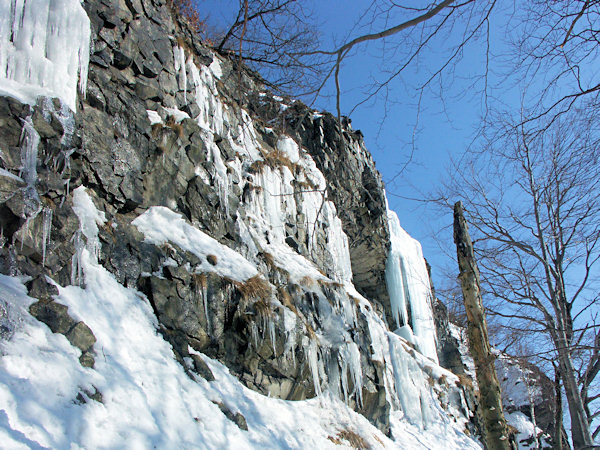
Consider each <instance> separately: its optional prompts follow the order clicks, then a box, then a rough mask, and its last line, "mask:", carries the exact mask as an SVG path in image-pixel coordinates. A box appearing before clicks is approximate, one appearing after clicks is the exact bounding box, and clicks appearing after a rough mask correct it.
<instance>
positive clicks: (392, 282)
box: [385, 210, 438, 362]
mask: <svg viewBox="0 0 600 450" xmlns="http://www.w3.org/2000/svg"><path fill="white" fill-rule="evenodd" d="M388 224H389V227H390V240H391V246H390V251H389V254H388V259H387V263H386V276H385V278H386V284H387V287H388V293H389V295H390V302H391V305H392V316H393V317H394V320H395V321H396V325H397V326H398V327H399V329H400V334H401V335H402V337H405V338H407V339H408V340H411V341H413V342H414V343H415V344H416V345H417V346H418V348H419V350H420V351H421V353H423V354H424V355H425V356H427V357H429V358H431V359H432V360H434V361H435V362H437V361H438V358H437V351H436V345H435V341H436V334H435V322H434V320H433V311H432V309H431V300H432V299H431V286H430V284H429V273H428V272H427V267H426V265H425V259H424V258H423V251H422V250H421V244H419V242H418V241H416V240H414V239H413V238H412V237H410V236H409V234H408V233H407V232H406V231H404V229H402V227H401V226H400V221H399V220H398V216H397V215H396V213H395V212H393V211H390V210H388ZM408 308H410V323H407V320H408V314H407V310H408ZM408 326H410V328H408ZM413 335H414V336H413Z"/></svg>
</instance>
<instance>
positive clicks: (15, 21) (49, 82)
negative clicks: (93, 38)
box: [0, 0, 90, 111]
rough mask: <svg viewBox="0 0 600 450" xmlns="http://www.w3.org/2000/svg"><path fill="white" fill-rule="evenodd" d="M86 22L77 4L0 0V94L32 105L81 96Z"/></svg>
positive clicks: (67, 0) (87, 37) (50, 0)
mask: <svg viewBox="0 0 600 450" xmlns="http://www.w3.org/2000/svg"><path fill="white" fill-rule="evenodd" d="M89 47H90V21H89V19H88V16H87V14H86V12H85V10H84V9H83V7H82V6H81V2H80V1H79V0H2V1H1V2H0V94H4V95H9V96H11V97H15V98H17V99H18V100H19V101H22V102H24V103H30V104H33V103H35V102H36V99H37V97H38V96H47V97H58V98H60V99H61V100H62V101H63V102H65V103H66V104H67V105H68V106H69V108H71V109H72V110H73V111H74V110H75V108H76V102H77V91H78V90H79V92H81V93H82V94H85V90H86V84H87V71H88V61H89Z"/></svg>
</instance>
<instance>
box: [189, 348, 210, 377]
mask: <svg viewBox="0 0 600 450" xmlns="http://www.w3.org/2000/svg"><path fill="white" fill-rule="evenodd" d="M191 358H192V360H193V361H194V372H196V373H197V374H198V375H200V376H201V377H202V378H204V379H205V380H206V381H214V380H215V376H214V375H213V373H212V371H211V370H210V367H208V365H207V364H206V363H205V362H204V360H203V359H202V358H201V357H200V356H198V355H195V354H192V355H191Z"/></svg>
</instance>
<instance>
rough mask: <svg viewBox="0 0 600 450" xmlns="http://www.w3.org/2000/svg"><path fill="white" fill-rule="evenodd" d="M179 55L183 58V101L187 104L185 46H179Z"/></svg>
mask: <svg viewBox="0 0 600 450" xmlns="http://www.w3.org/2000/svg"><path fill="white" fill-rule="evenodd" d="M179 57H180V58H181V76H182V78H183V102H184V103H185V104H186V105H187V69H186V67H185V66H186V63H185V51H184V50H183V47H179Z"/></svg>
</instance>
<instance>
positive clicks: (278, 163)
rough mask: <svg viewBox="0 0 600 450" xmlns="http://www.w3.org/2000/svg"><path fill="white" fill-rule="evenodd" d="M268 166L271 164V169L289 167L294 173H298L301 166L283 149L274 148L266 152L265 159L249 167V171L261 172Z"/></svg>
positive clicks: (253, 172)
mask: <svg viewBox="0 0 600 450" xmlns="http://www.w3.org/2000/svg"><path fill="white" fill-rule="evenodd" d="M266 166H269V167H270V168H271V169H277V168H281V167H287V168H288V169H290V172H292V174H294V173H296V171H297V169H298V167H299V166H298V164H295V163H293V162H292V161H291V160H290V158H288V156H287V155H286V154H285V153H283V152H282V151H279V150H273V151H272V152H269V153H264V154H263V159H259V160H256V161H254V162H253V163H252V164H251V165H250V167H249V168H248V172H249V173H252V174H256V173H260V172H262V170H263V169H264V168H265V167H266Z"/></svg>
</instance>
